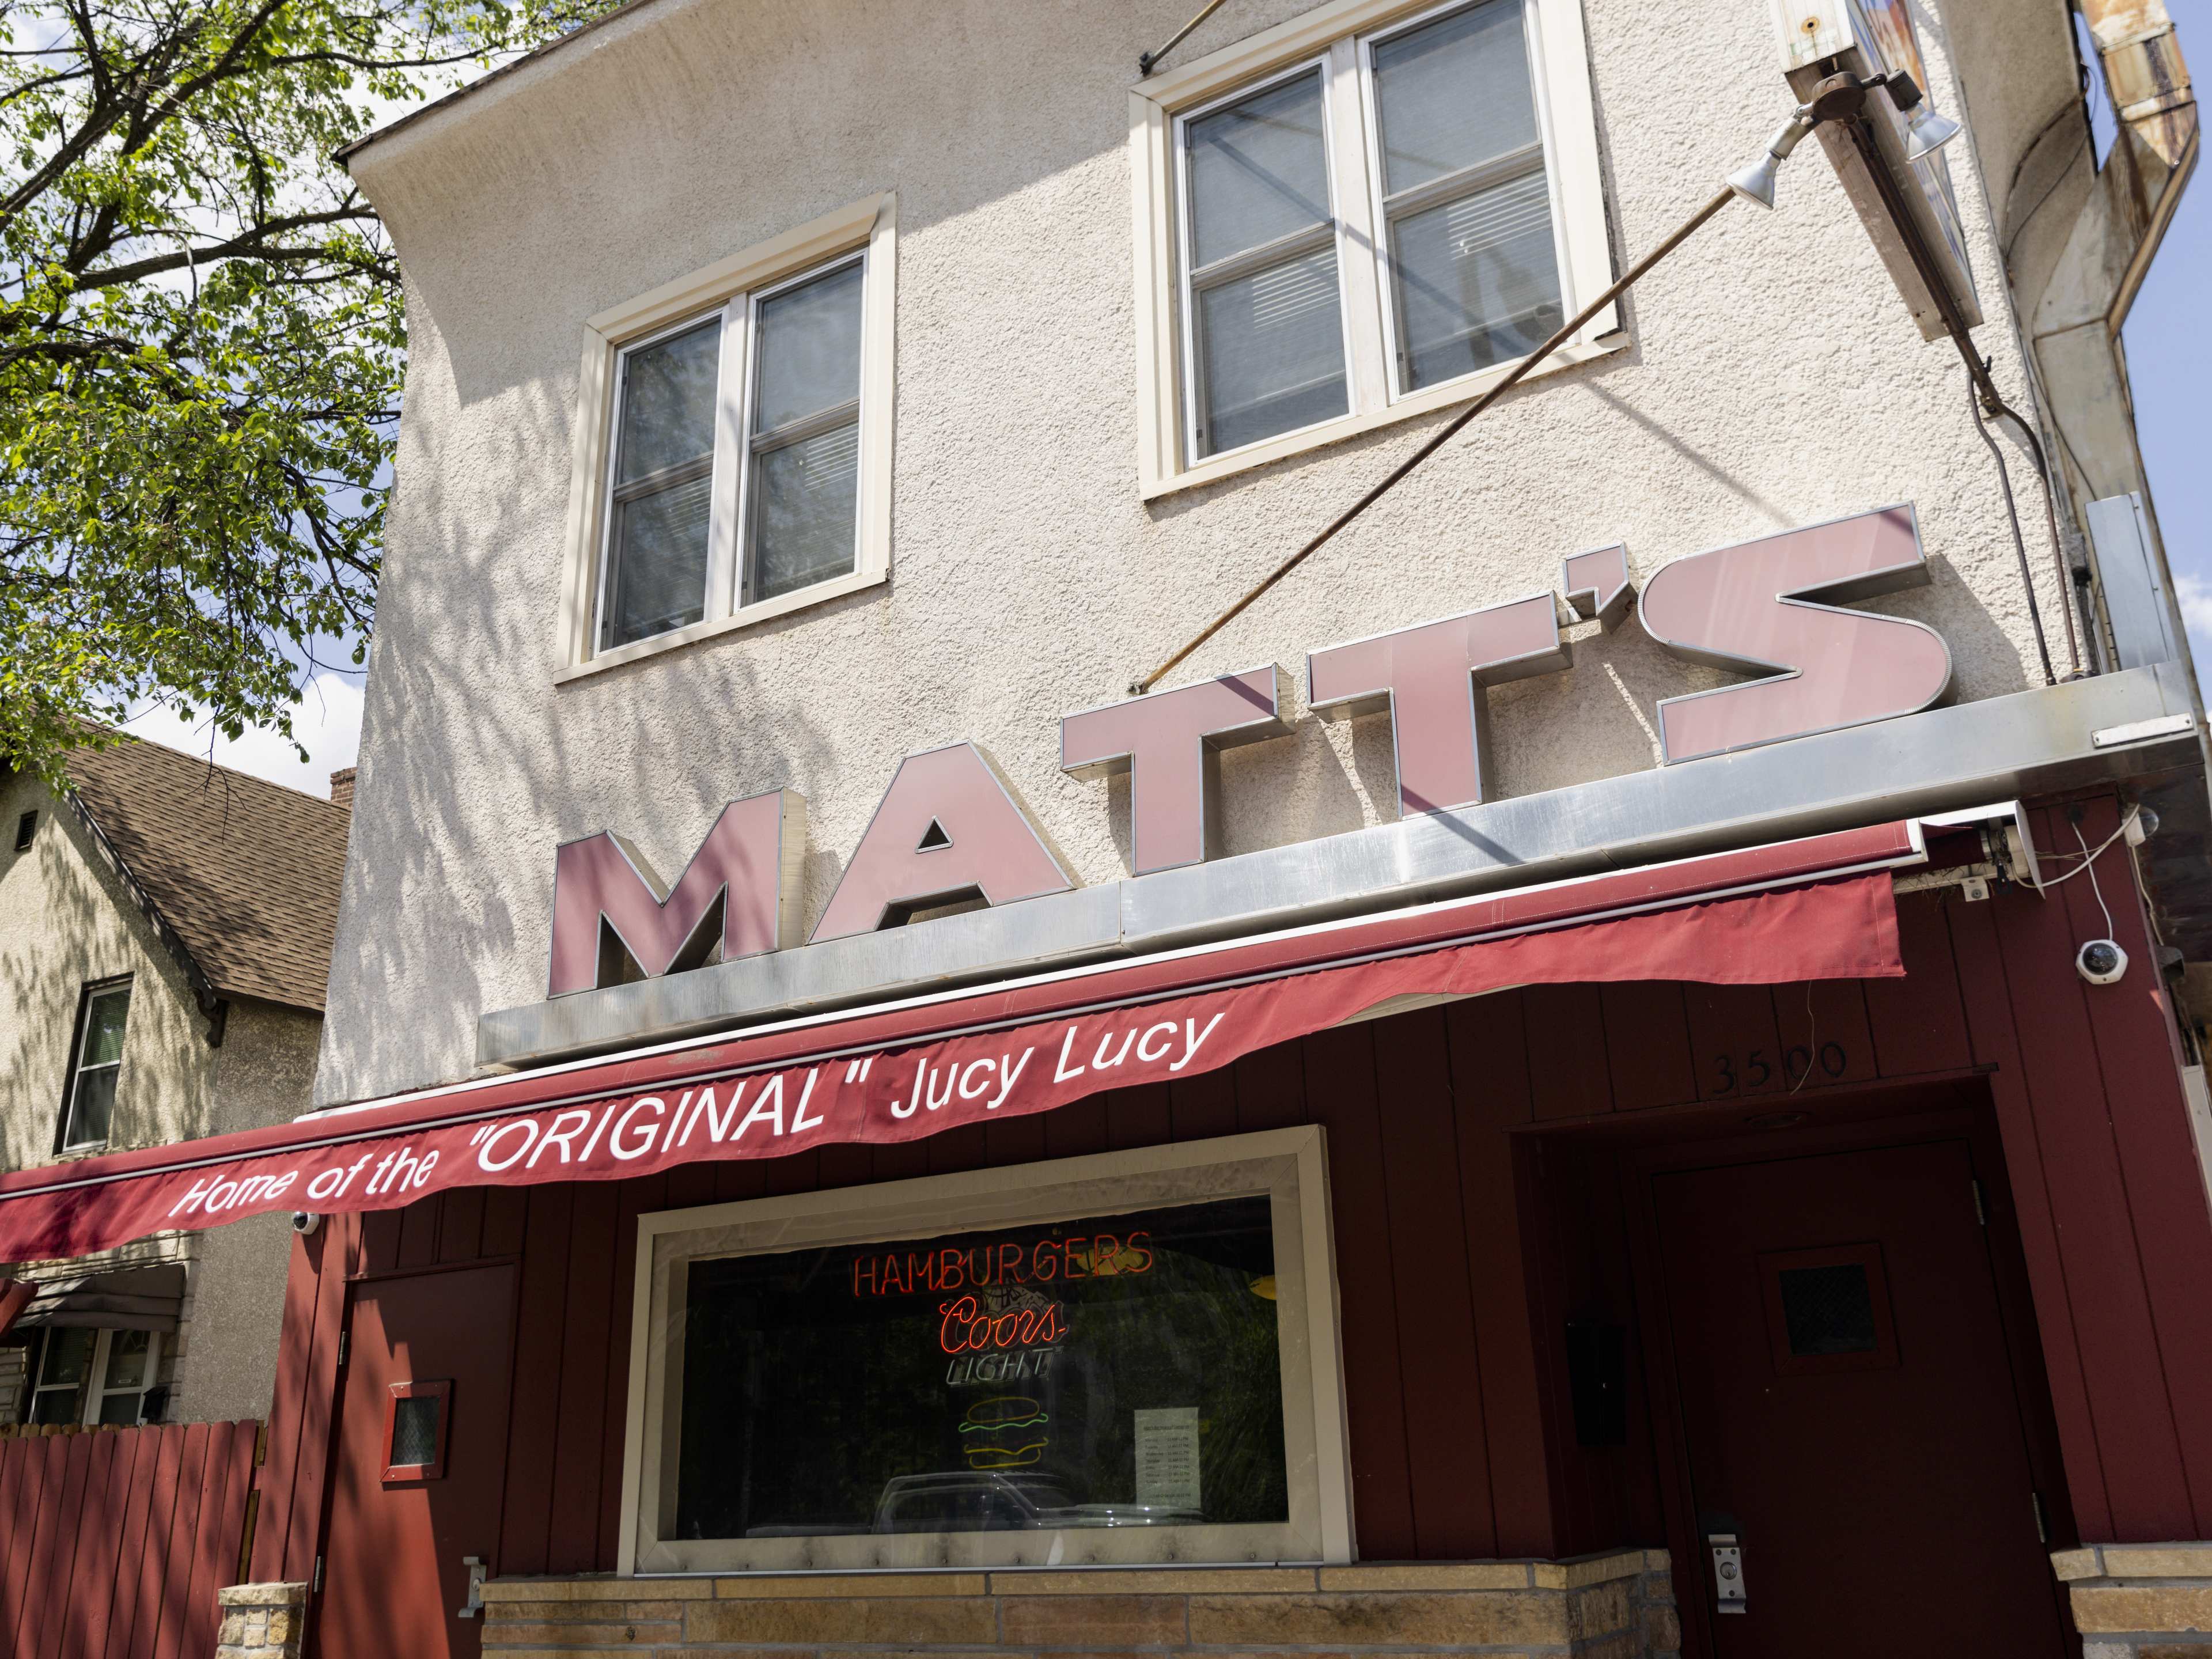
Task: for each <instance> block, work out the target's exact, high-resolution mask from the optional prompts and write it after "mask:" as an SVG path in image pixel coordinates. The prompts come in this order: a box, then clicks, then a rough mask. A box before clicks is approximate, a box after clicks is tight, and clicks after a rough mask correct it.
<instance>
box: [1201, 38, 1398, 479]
mask: <svg viewBox="0 0 2212 1659" xmlns="http://www.w3.org/2000/svg"><path fill="white" fill-rule="evenodd" d="M1316 70H1318V71H1320V74H1321V111H1322V133H1323V137H1322V176H1323V178H1324V179H1326V181H1327V184H1328V208H1329V216H1330V217H1329V224H1328V227H1326V228H1327V230H1328V232H1329V233H1330V234H1329V237H1328V240H1329V241H1330V243H1331V245H1332V246H1334V249H1335V252H1336V304H1337V313H1336V314H1337V323H1338V326H1339V328H1340V330H1341V331H1342V336H1343V346H1344V377H1345V402H1346V412H1347V413H1348V412H1349V411H1350V409H1351V407H1352V401H1353V400H1352V363H1353V356H1352V329H1351V326H1350V316H1349V313H1350V311H1351V304H1350V295H1348V294H1347V293H1346V261H1347V260H1348V259H1349V258H1352V257H1353V255H1354V253H1355V250H1354V249H1353V248H1352V247H1349V246H1346V235H1345V225H1346V220H1345V216H1344V214H1343V212H1342V211H1341V210H1340V208H1339V206H1338V196H1339V189H1338V185H1337V176H1336V175H1337V156H1336V146H1335V144H1334V143H1331V142H1329V137H1330V131H1329V130H1330V129H1331V128H1332V127H1333V126H1334V117H1333V114H1332V112H1333V111H1334V108H1335V105H1336V100H1337V98H1338V96H1339V95H1340V94H1338V91H1337V89H1336V84H1335V82H1336V77H1335V76H1334V74H1333V73H1331V65H1330V63H1329V58H1328V54H1327V53H1322V54H1320V55H1318V56H1316V57H1312V58H1301V59H1299V60H1298V61H1297V62H1295V63H1291V64H1284V65H1283V66H1282V67H1281V68H1279V69H1278V70H1275V71H1273V73H1272V74H1268V75H1264V76H1261V77H1260V78H1259V79H1258V80H1256V81H1252V82H1247V83H1245V84H1244V85H1242V86H1239V87H1237V88H1234V89H1233V90H1231V91H1229V92H1226V93H1224V94H1222V95H1221V96H1220V97H1218V98H1209V99H1207V100H1206V101H1205V102H1204V103H1202V104H1198V105H1194V106H1192V107H1191V108H1189V109H1185V110H1178V111H1177V112H1176V117H1175V131H1174V146H1175V149H1174V154H1175V170H1176V176H1175V203H1176V246H1177V248H1178V250H1179V252H1178V257H1177V258H1176V302H1177V306H1178V307H1179V310H1180V313H1181V314H1182V317H1184V318H1185V319H1187V322H1186V325H1185V326H1184V327H1182V328H1181V329H1179V330H1178V331H1177V333H1178V335H1179V336H1180V337H1181V339H1180V343H1181V346H1182V359H1181V360H1182V394H1183V395H1182V429H1183V433H1184V435H1185V438H1184V441H1185V443H1186V445H1187V446H1188V453H1195V452H1196V449H1197V447H1198V426H1199V420H1200V399H1199V392H1200V380H1201V377H1200V372H1199V362H1198V307H1197V299H1198V288H1197V285H1196V283H1195V282H1194V280H1193V276H1194V267H1193V266H1192V264H1191V262H1190V260H1189V259H1188V258H1184V257H1182V254H1181V252H1180V250H1183V249H1188V248H1192V247H1194V246H1197V240H1198V227H1197V222H1196V221H1195V220H1194V217H1193V216H1192V213H1191V205H1192V195H1191V188H1190V146H1189V144H1188V142H1187V141H1186V140H1185V138H1184V136H1183V135H1184V133H1185V131H1187V130H1188V128H1189V126H1190V124H1191V123H1192V122H1194V121H1202V120H1204V119H1205V118H1206V117H1207V116H1209V115H1211V114H1212V113H1213V112H1215V111H1217V110H1221V109H1226V108H1228V107H1229V106H1231V105H1233V104H1237V103H1241V102H1242V101H1243V100H1245V99H1247V98H1249V97H1251V96H1252V95H1253V94H1255V93H1260V92H1265V91H1266V90H1267V88H1270V87H1274V86H1280V85H1282V84H1284V83H1285V82H1290V81H1295V80H1297V78H1298V77H1299V76H1304V75H1310V74H1312V73H1313V72H1315V71H1316ZM1302 234H1305V233H1302ZM1310 234H1312V235H1313V237H1314V240H1316V243H1318V242H1319V241H1320V240H1322V233H1321V231H1320V230H1319V229H1316V231H1315V232H1312V233H1310ZM1248 252H1249V250H1248ZM1231 257H1236V256H1231ZM1214 263H1215V264H1221V263H1223V261H1221V260H1216V261H1215V262H1214ZM1228 280H1230V281H1231V282H1234V281H1235V280H1237V279H1236V278H1235V277H1233V276H1232V277H1231V278H1229V279H1228ZM1343 418H1344V416H1340V415H1332V416H1328V418H1327V419H1326V420H1322V421H1316V422H1310V423H1309V424H1307V425H1305V426H1303V427H1298V428H1294V429H1293V430H1291V431H1290V432H1287V433H1281V434H1278V435H1277V436H1278V437H1279V438H1295V437H1297V436H1299V435H1302V434H1304V433H1307V432H1311V431H1314V430H1316V428H1321V427H1326V426H1328V425H1329V424H1331V423H1332V422H1336V421H1340V420H1342V419H1343ZM1267 441H1273V440H1267ZM1228 453H1231V454H1236V453H1241V450H1232V451H1230V452H1228ZM1206 459H1208V460H1211V459H1214V458H1213V457H1212V456H1209V457H1207V458H1206Z"/></svg>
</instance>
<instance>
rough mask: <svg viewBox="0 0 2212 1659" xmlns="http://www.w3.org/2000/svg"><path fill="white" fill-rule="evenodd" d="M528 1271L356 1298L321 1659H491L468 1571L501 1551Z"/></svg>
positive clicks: (388, 1282) (318, 1624)
mask: <svg viewBox="0 0 2212 1659" xmlns="http://www.w3.org/2000/svg"><path fill="white" fill-rule="evenodd" d="M513 1310H514V1269H513V1267H471V1268H469V1269H466V1270H465V1271H461V1272H456V1273H417V1274H412V1275H410V1276H407V1277H404V1278H398V1279H372V1280H369V1281H368V1282H365V1283H362V1284H359V1285H355V1286H353V1288H352V1293H351V1305H350V1307H349V1310H348V1313H349V1324H348V1327H347V1330H348V1339H347V1354H346V1368H345V1373H344V1377H343V1382H342V1383H341V1384H340V1391H339V1403H338V1421H337V1443H336V1448H335V1450H336V1455H335V1457H334V1459H333V1461H332V1466H331V1515H330V1527H329V1531H328V1533H327V1534H326V1538H327V1542H326V1543H325V1547H324V1566H323V1587H322V1594H321V1595H320V1597H319V1599H318V1601H317V1611H316V1616H315V1645H314V1650H315V1653H316V1654H317V1656H318V1659H391V1656H394V1655H399V1654H404V1655H406V1656H408V1659H476V1656H477V1652H478V1650H479V1649H480V1648H481V1646H482V1644H483V1637H482V1635H481V1632H482V1630H483V1620H482V1619H481V1617H478V1618H476V1619H461V1618H458V1617H456V1616H455V1615H456V1613H457V1612H458V1611H459V1609H460V1608H461V1607H464V1606H465V1605H466V1603H467V1601H468V1599H469V1570H468V1567H467V1565H465V1558H466V1557H469V1556H475V1557H476V1558H477V1559H479V1560H481V1561H483V1562H486V1563H489V1562H490V1560H491V1557H492V1551H493V1549H494V1547H495V1545H496V1543H497V1541H498V1538H499V1519H500V1514H499V1510H500V1497H501V1487H502V1486H504V1484H505V1474H506V1468H507V1394H508V1389H509V1387H510V1384H511V1383H512V1375H511V1367H510V1364H509V1349H510V1341H511V1337H510V1333H511V1332H512V1330H513Z"/></svg>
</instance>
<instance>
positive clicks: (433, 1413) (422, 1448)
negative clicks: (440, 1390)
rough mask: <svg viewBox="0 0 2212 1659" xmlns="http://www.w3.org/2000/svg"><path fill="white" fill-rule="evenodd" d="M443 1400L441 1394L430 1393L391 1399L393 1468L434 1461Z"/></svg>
mask: <svg viewBox="0 0 2212 1659" xmlns="http://www.w3.org/2000/svg"><path fill="white" fill-rule="evenodd" d="M445 1403H446V1402H445V1399H444V1397H443V1396H442V1395H435V1394H417V1395H408V1396H407V1397H406V1398H405V1399H403V1400H395V1401H392V1458H391V1461H392V1466H393V1467H394V1468H419V1467H420V1466H422V1465H423V1464H426V1463H435V1462H437V1461H438V1413H439V1412H440V1411H441V1410H442V1409H443V1408H444V1406H445Z"/></svg>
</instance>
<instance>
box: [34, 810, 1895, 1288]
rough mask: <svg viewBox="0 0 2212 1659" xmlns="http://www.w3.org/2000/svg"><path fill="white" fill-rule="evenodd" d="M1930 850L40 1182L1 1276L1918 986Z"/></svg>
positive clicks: (483, 1100)
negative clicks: (1388, 1048) (1447, 1041)
mask: <svg viewBox="0 0 2212 1659" xmlns="http://www.w3.org/2000/svg"><path fill="white" fill-rule="evenodd" d="M1922 858H1923V853H1922V850H1921V837H1920V829H1919V826H1918V825H1917V823H1889V824H1883V825H1880V826H1877V827H1875V828H1873V829H1858V830H1850V831H1846V832H1844V833H1841V834H1838V835H1831V836H1814V837H1812V838H1810V839H1808V840H1803V841H1796V842H1778V843H1775V844H1773V845H1770V846H1766V847H1760V848H1751V849H1749V850H1747V851H1743V852H1737V853H1727V854H1714V855H1712V856H1710V857H1705V858H1697V859H1689V860H1682V861H1680V862H1678V863H1673V864H1664V865H1656V866H1647V867H1644V868H1641V869H1636V870H1629V871H1621V872H1613V873H1610V874H1607V875H1602V876H1592V877H1588V878H1582V879H1579V880H1575V881H1568V882H1560V883H1555V884H1548V885H1546V886H1541V887H1532V888H1524V889H1521V890H1516V891H1513V892H1510V893H1504V894H1497V895H1492V896H1486V897H1481V898H1473V899H1462V900H1457V901H1453V902H1448V903H1443V904H1434V905H1426V906H1423V907H1420V908H1415V909H1407V910H1400V911H1394V912H1392V913H1390V914H1389V915H1382V916H1372V917H1367V918H1363V919H1360V920H1358V921H1347V922H1340V923H1334V924H1328V925H1324V926H1320V927H1304V928H1298V929H1295V930H1292V931H1290V932H1286V933H1278V934H1273V935H1270V936H1267V937H1265V938H1262V939H1247V940H1243V941H1237V942H1232V943H1230V944H1225V945H1218V946H1208V947H1203V948H1200V949H1197V950H1190V951H1176V952H1171V953H1169V954H1167V955H1164V956H1159V957H1147V958H1146V959H1144V960H1142V961H1139V962H1134V963H1109V964H1106V965H1104V966H1102V967H1097V968H1091V969H1075V970H1072V971H1067V972H1062V973H1059V974H1053V975H1042V976H1040V977H1038V978H1036V979H1033V980H1029V981H1022V982H1019V983H1017V984H1013V985H1000V986H994V987H988V988H985V989H981V990H975V991H972V992H965V993H956V994H945V995H941V996H937V997H930V998H922V999H918V1000H914V1001H911V1002H908V1003H905V1004H902V1005H899V1006H895V1007H891V1008H889V1009H884V1008H878V1009H872V1010H868V1009H864V1010H860V1011H855V1012H850V1013H847V1014H842V1015H832V1016H828V1017H825V1018H817V1019H812V1020H808V1021H805V1022H794V1023H793V1024H789V1025H786V1026H779V1027H775V1028H772V1029H767V1030H760V1029H756V1030H750V1031H748V1032H745V1033H744V1034H741V1035H738V1036H723V1037H718V1038H713V1039H708V1040H703V1041H698V1042H685V1043H673V1044H667V1045H664V1046H660V1047H657V1048H650V1049H645V1050H640V1051H638V1052H635V1053H633V1054H625V1055H622V1056H618V1057H616V1058H613V1059H607V1060H594V1061H588V1062H583V1063H580V1064H575V1065H569V1066H556V1067H551V1068H548V1069H546V1070H544V1071H538V1072H531V1073H524V1074H521V1075H519V1076H514V1077H507V1078H497V1079H486V1080H483V1081H478V1082H473V1083H466V1084H459V1085H453V1086H451V1087H448V1088H443V1089H437V1090H431V1091H426V1092H423V1093H420V1094H416V1095H410V1096H404V1097H397V1098H394V1099H392V1100H387V1101H382V1102H378V1103H373V1104H370V1105H368V1106H363V1107H360V1108H355V1109H347V1110H344V1111H337V1112H325V1113H323V1114H320V1115H317V1116H315V1117H312V1118H307V1119H303V1120H301V1121H296V1122H292V1123H287V1124H280V1125H277V1126H275V1127H270V1128H266V1129H255V1130H249V1131H246V1132H245V1133H238V1134H229V1135H219V1136H215V1137H211V1138H210V1139H204V1140H195V1141H186V1142H183V1143H181V1144H179V1145H177V1146H156V1147H149V1148H146V1149H143V1150H142V1151H138V1152H118V1153H112V1154H110V1155H107V1156H105V1157H100V1158H86V1159H83V1160H82V1161H80V1162H77V1163H74V1164H65V1165H60V1166H56V1167H52V1168H48V1169H40V1170H22V1171H19V1172H17V1173H15V1174H12V1175H7V1176H0V1261H29V1260H34V1259H39V1258H45V1257H53V1256H63V1255H81V1254H82V1253H84V1252H86V1251H88V1250H95V1249H106V1248H109V1247H111V1246H113V1245H116V1244H120V1243H125V1242H126V1241H128V1240H130V1239H132V1238H137V1237H143V1235H145V1234H148V1233H152V1232H158V1231H165V1230H167V1229H172V1228H195V1227H207V1226H214V1225H221V1224H222V1223H224V1222H229V1221H238V1220H243V1219H244V1218H246V1217H248V1216H252V1215H259V1214H264V1213H266V1212H270V1211H300V1210H306V1211H313V1212H339V1211H354V1210H386V1209H397V1208H398V1207H400V1206H404V1205H407V1204H411V1203H413V1202H414V1201H415V1200H417V1199H420V1198H423V1197H426V1196H428V1194H432V1193H435V1192H440V1191H443V1190H445V1189H447V1188H454V1187H470V1186H494V1185H523V1184H529V1183H534V1182H552V1181H618V1180H623V1179H626V1178H628V1177H629V1176H641V1175H650V1174H653V1173H655V1172H657V1171H659V1170H667V1169H671V1168H672V1167H674V1166H676V1165H678V1164H686V1163H690V1162H693V1161H696V1160H700V1159H708V1158H780V1157H783V1156H786V1155H787V1154H790V1153H794V1152H805V1151H807V1150H810V1149H811V1148H813V1147H817V1146H825V1145H830V1144H835V1143H838V1142H853V1141H861V1142H896V1141H906V1140H915V1139H921V1137H923V1136H925V1135H930V1134H934V1133H938V1132H939V1131H940V1130H944V1129H949V1128H953V1127H958V1126H959V1125H962V1124H966V1123H975V1122H983V1121H989V1120H990V1119H992V1118H994V1117H1018V1116H1024V1115H1028V1114H1030V1113H1032V1112H1042V1111H1048V1110H1050V1109H1052V1108H1054V1107H1055V1106H1062V1105H1066V1104H1067V1103H1069V1102H1071V1101H1074V1100H1079V1099H1081V1098H1083V1097H1085V1096H1086V1095H1090V1094H1095V1093H1097V1092H1099V1091H1103V1090H1108V1089H1120V1088H1127V1087H1129V1086H1131V1085H1136V1084H1141V1083H1152V1082H1159V1081H1164V1080H1166V1079H1173V1078H1177V1077H1185V1076H1193V1075H1195V1074H1197V1073H1201V1072H1207V1071H1212V1070H1213V1069H1214V1068H1215V1067H1217V1066H1225V1065H1227V1064H1229V1063H1230V1062H1231V1060H1236V1059H1237V1058H1238V1057H1239V1056H1241V1055H1243V1054H1249V1053H1251V1052H1252V1051H1253V1050H1255V1049H1257V1048H1266V1047H1267V1046H1269V1045H1271V1044H1273V1043H1278V1042H1287V1041H1289V1040H1290V1039H1291V1038H1293V1037H1297V1036H1305V1035H1306V1034H1308V1033H1310V1032H1313V1031H1318V1030H1325V1029H1326V1028H1328V1027H1329V1026H1331V1025H1335V1024H1341V1023H1342V1022H1344V1021H1345V1020H1346V1019H1350V1018H1354V1017H1356V1016H1358V1015H1359V1014H1362V1013H1364V1012H1367V1011H1369V1010H1370V1009H1374V1008H1376V1007H1377V1006H1380V1005H1383V1004H1385V1003H1388V1002H1389V1001H1391V1000H1394V999H1396V998H1400V997H1409V996H1472V995H1478V994H1481V993H1484V992H1486V991H1495V990H1500V989H1503V988H1504V987H1508V986H1515V985H1534V984H1547V983H1549V984H1557V983H1567V982H1572V981H1630V980H1691V981H1706V982H1709V983H1715V984H1785V983H1794V982H1796V981H1806V980H1823V979H1863V978H1874V977H1881V976H1887V975H1898V974H1901V973H1903V972H1904V968H1903V964H1902V963H1901V962H1900V961H1899V955H1898V945H1897V916H1896V910H1895V906H1894V903H1893V899H1892V896H1891V882H1890V877H1889V875H1888V873H1887V872H1888V871H1889V870H1890V869H1891V868H1893V866H1898V865H1901V864H1908V863H1917V862H1919V861H1920V860H1921V859H1922Z"/></svg>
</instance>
